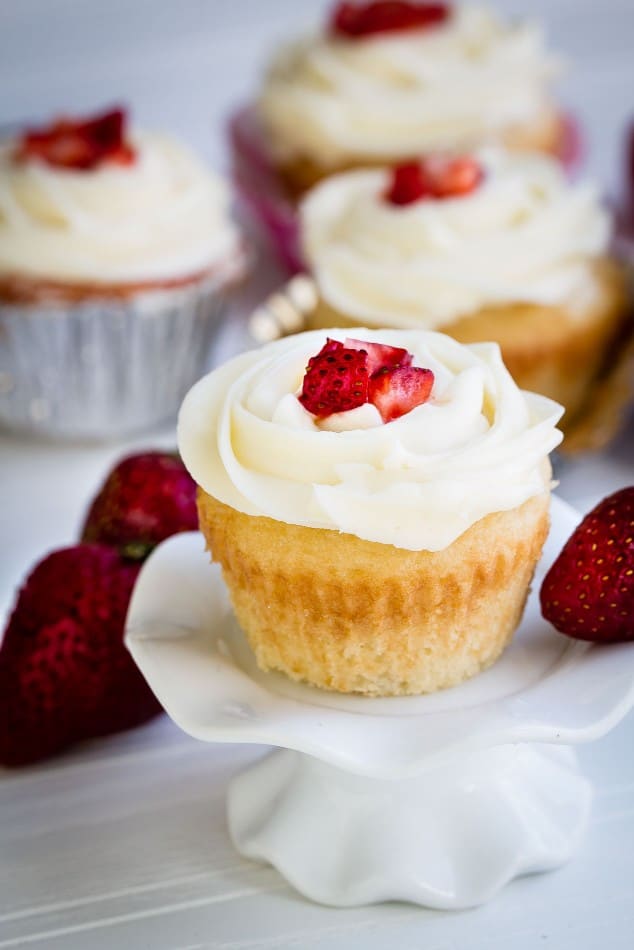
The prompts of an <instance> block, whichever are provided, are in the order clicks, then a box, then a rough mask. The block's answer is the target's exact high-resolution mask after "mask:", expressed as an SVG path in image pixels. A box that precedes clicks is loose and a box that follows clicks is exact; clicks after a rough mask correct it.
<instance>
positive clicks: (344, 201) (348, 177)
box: [300, 148, 627, 422]
mask: <svg viewBox="0 0 634 950" xmlns="http://www.w3.org/2000/svg"><path fill="white" fill-rule="evenodd" d="M300 217H301V235H302V242H303V250H304V255H305V257H306V260H307V264H308V268H309V270H310V272H311V273H312V275H313V277H314V279H315V282H316V285H317V290H318V295H319V302H318V305H317V307H316V309H315V310H314V311H313V312H312V313H311V314H310V315H309V317H308V324H309V326H310V327H328V326H335V327H336V326H389V327H420V328H424V329H437V330H441V331H442V332H444V333H448V334H450V335H451V336H453V337H454V338H455V339H457V340H459V341H461V342H463V343H471V342H477V341H479V340H495V341H497V342H498V343H499V344H500V346H501V349H502V355H503V358H504V362H505V364H506V366H507V368H508V369H509V370H510V372H511V373H512V375H513V376H514V378H515V380H516V382H517V383H518V385H519V386H520V387H521V388H523V389H529V390H534V391H536V392H540V393H543V394H544V395H547V396H549V397H551V398H553V399H556V400H557V401H558V402H560V403H562V404H563V405H564V406H565V407H566V410H567V413H568V415H567V417H566V422H568V420H569V419H572V417H573V416H574V415H575V413H576V412H577V411H578V410H579V409H580V407H581V406H582V404H583V401H584V398H585V395H586V393H587V392H588V389H589V387H590V385H591V384H592V382H593V380H594V379H595V377H596V376H597V374H598V373H599V371H600V369H601V367H602V365H603V363H604V362H605V360H606V357H607V356H608V354H609V352H610V348H611V345H612V343H613V341H614V340H615V339H616V337H617V336H618V334H619V332H620V329H621V327H622V325H623V322H624V320H625V319H626V302H627V301H626V288H625V281H624V276H623V272H622V269H621V268H620V267H619V266H618V265H617V264H616V263H615V262H614V261H612V260H611V259H610V257H609V254H608V245H609V239H610V220H609V217H608V214H607V212H606V211H605V210H604V209H603V208H602V206H601V204H600V203H599V200H598V197H597V194H596V191H595V190H594V188H592V187H591V186H590V185H587V184H577V185H572V184H570V183H568V182H567V180H566V178H565V175H564V173H563V172H562V170H561V167H560V166H559V164H558V163H557V162H556V161H554V160H553V159H551V158H548V157H546V156H544V155H540V154H537V153H521V154H520V153H513V152H509V151H508V150H503V149H500V148H485V149H480V150H478V151H476V152H475V153H473V155H472V156H471V157H461V158H448V157H445V158H442V157H436V158H428V159H427V160H424V161H422V162H419V163H411V164H408V165H403V166H397V167H396V168H395V169H391V170H388V169H372V170H358V171H350V172H346V173H342V174H340V175H336V176H333V177H332V178H330V179H329V180H328V181H325V182H322V183H321V184H320V185H318V186H316V187H315V188H314V189H313V190H312V191H311V192H310V193H309V195H307V197H306V198H305V200H304V202H303V203H302V206H301V210H300Z"/></svg>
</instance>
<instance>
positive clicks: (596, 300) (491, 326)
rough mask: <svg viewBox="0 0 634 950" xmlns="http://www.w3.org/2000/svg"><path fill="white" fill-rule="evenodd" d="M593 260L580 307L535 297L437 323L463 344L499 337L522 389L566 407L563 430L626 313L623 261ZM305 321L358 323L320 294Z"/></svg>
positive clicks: (321, 325) (585, 394)
mask: <svg viewBox="0 0 634 950" xmlns="http://www.w3.org/2000/svg"><path fill="white" fill-rule="evenodd" d="M590 267H591V273H590V279H591V282H592V288H593V290H592V293H591V294H590V296H589V299H588V302H587V303H585V304H584V306H583V307H581V306H577V307H576V308H575V309H572V308H571V307H570V308H569V307H565V306H557V307H556V306H545V305H542V304H531V303H512V304H507V305H499V306H495V307H484V308H482V309H481V310H479V311H477V312H476V313H471V314H468V315H466V316H464V317H461V318H460V319H458V320H454V321H452V322H451V323H446V324H443V325H442V326H439V327H437V329H438V330H440V331H441V332H443V333H447V334H448V335H449V336H452V337H453V338H454V339H455V340H458V342H459V343H479V342H488V341H490V340H494V341H495V342H497V343H499V344H500V349H501V351H502V358H503V360H504V363H505V365H506V367H507V369H508V370H509V372H510V373H511V375H512V376H513V378H514V380H515V382H516V383H517V385H518V386H519V387H520V388H521V389H527V390H529V391H531V392H536V393H541V394H542V395H544V396H549V397H550V398H551V399H554V400H555V401H556V402H559V403H561V405H562V406H564V407H565V409H566V414H565V416H564V419H563V428H564V429H565V428H566V426H567V425H568V424H569V423H570V422H572V421H573V420H574V418H575V416H577V415H578V414H579V413H580V412H581V411H582V410H583V409H584V404H585V402H586V399H587V398H588V396H589V394H590V392H591V389H592V386H593V383H594V382H595V380H596V379H597V377H598V376H599V375H600V374H601V372H602V371H603V370H604V368H605V366H606V362H607V361H609V360H610V359H611V357H612V352H611V351H612V348H613V345H614V343H615V342H616V341H617V340H618V338H619V336H620V333H621V331H622V329H623V327H624V325H625V322H626V321H627V319H628V311H627V293H626V285H625V278H624V273H623V270H622V268H621V267H620V265H619V264H617V263H616V262H615V261H612V260H610V259H609V258H603V259H601V260H597V261H595V262H593V263H592V264H591V265H590ZM307 326H308V329H318V328H327V327H344V328H345V327H357V326H360V324H359V322H358V321H355V320H354V319H352V318H350V317H349V316H347V315H346V314H343V313H340V312H339V311H337V310H335V309H334V308H333V307H331V306H329V304H327V303H326V302H325V301H324V300H323V299H320V300H319V302H318V305H317V307H316V309H315V310H314V312H312V313H311V314H310V315H309V316H308V317H307Z"/></svg>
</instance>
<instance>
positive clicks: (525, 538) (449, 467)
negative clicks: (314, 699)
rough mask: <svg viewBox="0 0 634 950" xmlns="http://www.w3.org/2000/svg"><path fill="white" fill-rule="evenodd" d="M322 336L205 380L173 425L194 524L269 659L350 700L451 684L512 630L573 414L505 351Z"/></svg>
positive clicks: (421, 335)
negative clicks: (194, 501)
mask: <svg viewBox="0 0 634 950" xmlns="http://www.w3.org/2000/svg"><path fill="white" fill-rule="evenodd" d="M359 337H360V339H356V338H355V339H348V338H347V337H346V331H345V330H333V331H331V333H330V336H329V337H327V336H326V334H325V333H324V332H322V331H312V332H307V333H302V334H297V335H295V336H292V337H286V338H284V339H281V340H277V341H275V342H273V343H270V344H268V345H267V346H265V347H264V348H263V349H261V350H258V351H253V352H249V353H246V354H242V355H240V356H238V357H236V358H235V359H233V360H231V361H230V362H228V363H226V364H225V365H224V366H222V367H220V368H219V369H217V370H215V371H214V372H212V373H211V374H209V375H208V376H206V377H204V378H203V379H202V380H200V381H199V382H198V383H197V384H196V385H195V386H194V387H193V389H192V390H191V391H190V392H189V394H188V395H187V397H186V399H185V401H184V403H183V406H182V408H181V412H180V416H179V426H178V435H179V449H180V452H181V455H182V458H183V461H184V462H185V465H186V466H187V468H188V469H189V471H190V473H191V474H192V476H193V477H194V479H195V480H196V482H197V483H198V486H199V495H198V507H199V519H200V527H201V530H202V532H203V534H204V536H205V539H206V542H207V545H208V548H209V550H210V552H211V555H212V557H213V559H214V560H216V561H218V562H219V563H220V564H221V566H222V571H223V575H224V578H225V581H226V583H227V587H228V590H229V593H230V596H231V599H232V603H233V606H234V609H235V613H236V616H237V619H238V621H239V623H240V625H241V626H242V628H243V630H244V631H245V633H246V635H247V637H248V640H249V642H250V644H251V647H252V648H253V651H254V653H255V656H256V659H257V662H258V664H259V666H260V667H261V668H262V669H263V670H280V671H282V672H283V673H285V674H286V675H288V676H289V677H291V678H293V679H296V680H301V681H304V682H307V683H310V684H313V685H314V686H318V687H321V688H324V689H329V690H336V691H340V692H359V693H365V694H368V695H398V694H416V693H425V692H431V691H434V690H438V689H442V688H445V687H449V686H454V685H456V684H458V683H460V682H462V681H463V680H466V679H468V678H469V677H472V676H474V675H475V674H477V673H478V672H480V671H481V670H483V669H485V668H486V667H488V666H489V665H490V664H491V663H493V662H494V661H495V659H496V658H497V657H498V656H499V655H500V653H501V651H502V650H503V649H504V647H505V646H506V644H507V643H508V642H509V640H510V638H511V637H512V635H513V632H514V630H515V629H516V627H517V625H518V623H519V621H520V618H521V615H522V611H523V607H524V603H525V600H526V595H527V591H528V588H529V584H530V581H531V577H532V575H533V571H534V568H535V565H536V563H537V561H538V559H539V556H540V552H541V549H542V545H543V542H544V539H545V537H546V534H547V530H548V506H549V489H550V466H549V463H548V453H549V452H550V451H551V450H552V449H553V448H554V447H555V446H556V445H557V444H558V443H559V441H560V438H561V434H560V433H559V432H558V430H557V429H556V428H555V426H556V423H557V420H558V419H559V417H560V415H561V407H560V406H558V405H557V404H555V403H553V402H551V401H550V400H548V399H546V398H544V397H541V396H536V395H532V394H530V393H523V392H521V391H520V390H519V389H518V388H517V386H516V385H515V383H514V382H513V380H512V378H511V376H510V375H509V373H508V372H507V370H506V369H505V367H504V365H503V363H502V360H501V357H500V351H499V347H498V346H497V345H496V344H494V343H480V344H475V345H471V346H464V345H462V344H459V343H457V342H456V341H455V340H452V339H451V338H450V337H448V336H445V335H443V334H439V333H434V332H430V331H423V330H410V331H406V330H402V331H397V330H381V331H372V330H368V329H363V330H361V331H359Z"/></svg>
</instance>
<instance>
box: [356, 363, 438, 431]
mask: <svg viewBox="0 0 634 950" xmlns="http://www.w3.org/2000/svg"><path fill="white" fill-rule="evenodd" d="M433 385H434V374H433V373H432V371H431V370H430V369H423V368H421V367H419V366H395V367H393V368H391V369H384V370H380V371H379V372H378V373H376V374H375V375H374V376H373V377H372V378H371V379H370V385H369V392H368V397H369V401H370V402H371V403H372V404H373V405H375V406H376V408H377V409H378V410H379V412H380V413H381V418H382V419H383V422H391V421H392V420H393V419H398V418H399V417H400V416H404V415H405V413H406V412H410V411H411V410H412V409H415V408H416V406H420V405H422V404H423V403H424V402H427V400H428V399H429V396H430V394H431V390H432V386H433Z"/></svg>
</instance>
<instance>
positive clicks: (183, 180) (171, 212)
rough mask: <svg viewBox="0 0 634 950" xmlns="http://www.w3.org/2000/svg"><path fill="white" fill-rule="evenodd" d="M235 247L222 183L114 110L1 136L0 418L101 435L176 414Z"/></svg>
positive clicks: (53, 431)
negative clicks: (4, 139)
mask: <svg viewBox="0 0 634 950" xmlns="http://www.w3.org/2000/svg"><path fill="white" fill-rule="evenodd" d="M244 267H245V254H244V250H243V246H242V243H241V240H240V238H239V235H238V232H237V230H236V228H235V227H234V225H233V224H232V222H231V220H230V217H229V194H228V190H227V188H226V187H225V185H224V184H223V182H222V181H220V180H219V179H218V178H217V177H216V176H215V175H214V174H213V173H212V172H211V171H210V170H209V169H208V168H207V167H206V166H205V164H204V163H203V162H202V161H201V160H200V159H199V158H198V157H197V156H196V155H195V154H193V153H192V152H191V151H190V150H189V149H188V148H187V147H186V146H185V145H184V144H183V143H181V142H179V141H176V140H174V139H172V138H170V137H169V136H167V135H163V134H158V133H154V132H146V131H141V130H135V129H133V130H129V129H128V127H127V121H126V114H125V112H124V111H123V110H120V109H114V110H111V111H108V112H105V113H103V114H100V115H97V116H93V117H89V118H82V119H68V118H63V119H57V120H55V121H53V122H52V123H51V124H49V125H47V126H44V127H41V128H37V129H28V130H26V131H25V132H23V133H22V134H21V135H18V136H17V137H14V138H12V139H10V140H7V141H5V142H3V143H2V144H0V332H1V334H2V348H1V349H0V380H1V381H2V385H1V387H0V421H1V422H3V423H4V424H5V425H7V426H10V427H14V428H17V429H26V430H31V431H35V432H40V433H44V434H47V435H51V436H62V437H69V438H89V439H90V438H96V439H101V438H110V437H116V436H120V435H123V434H126V433H129V432H134V431H137V430H141V429H143V428H146V427H148V426H152V425H155V424H157V423H159V422H161V421H163V420H165V419H168V418H169V417H171V416H173V415H174V414H175V412H176V410H177V408H178V405H179V403H180V400H181V399H182V396H183V395H184V393H185V392H186V391H187V389H188V387H189V386H190V385H191V383H192V382H193V380H195V379H196V378H197V377H198V376H199V375H200V374H201V373H202V372H203V370H204V368H205V365H206V361H207V358H208V354H209V345H210V341H211V338H212V334H213V330H214V327H215V324H216V323H217V320H218V317H219V315H220V309H221V306H222V302H223V298H224V296H225V292H226V289H227V287H228V286H229V285H231V284H232V283H234V282H235V281H236V280H237V279H238V278H239V277H240V276H241V274H242V273H243V271H244Z"/></svg>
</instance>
